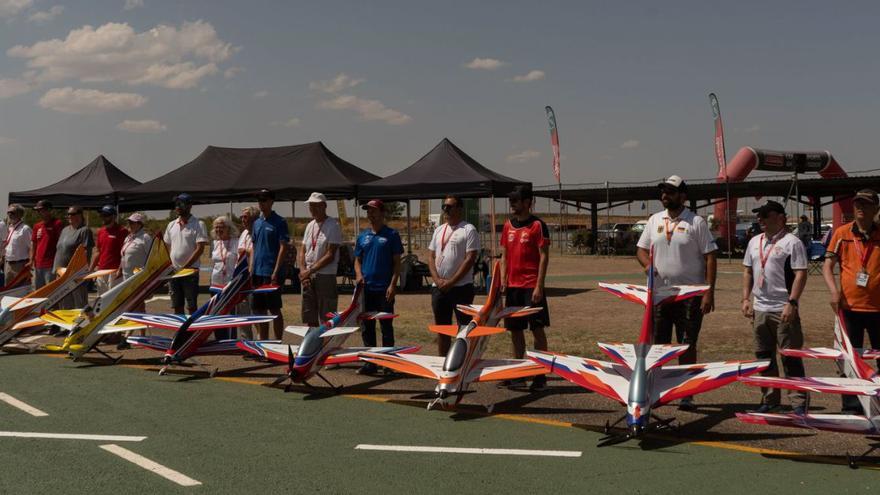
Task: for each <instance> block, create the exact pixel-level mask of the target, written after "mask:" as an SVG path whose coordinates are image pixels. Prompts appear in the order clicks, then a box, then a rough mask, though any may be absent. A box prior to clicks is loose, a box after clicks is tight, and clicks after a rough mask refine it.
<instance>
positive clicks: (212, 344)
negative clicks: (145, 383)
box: [125, 335, 239, 356]
mask: <svg viewBox="0 0 880 495" xmlns="http://www.w3.org/2000/svg"><path fill="white" fill-rule="evenodd" d="M125 340H126V342H128V343H129V344H131V345H133V346H137V347H142V348H146V349H152V350H154V351H160V352H164V351H167V350H168V349H170V348H171V342H172V339H170V338H168V337H158V336H152V335H151V336H146V337H144V336H132V337H128V338H127V339H125ZM238 342H239V340H236V339H226V340H212V341H209V342H206V343H204V344H202V345H201V346H199V348H198V349H196V351H195V353H194V354H195V355H196V356H198V355H211V354H223V353H229V352H238V346H237V344H238Z"/></svg>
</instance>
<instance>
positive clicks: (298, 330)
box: [284, 325, 313, 337]
mask: <svg viewBox="0 0 880 495" xmlns="http://www.w3.org/2000/svg"><path fill="white" fill-rule="evenodd" d="M312 328H313V327H306V326H302V325H288V326H287V327H285V328H284V331H285V332H287V333H292V334H294V335H296V336H298V337H305V336H306V334H307V333H309V330H311V329H312Z"/></svg>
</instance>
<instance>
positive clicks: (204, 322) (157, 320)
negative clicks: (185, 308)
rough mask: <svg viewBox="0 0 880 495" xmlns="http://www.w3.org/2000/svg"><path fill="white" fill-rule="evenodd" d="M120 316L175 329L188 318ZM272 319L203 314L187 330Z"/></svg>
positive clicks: (266, 316) (138, 314)
mask: <svg viewBox="0 0 880 495" xmlns="http://www.w3.org/2000/svg"><path fill="white" fill-rule="evenodd" d="M122 318H124V319H125V320H128V321H132V322H135V323H141V324H143V325H146V326H148V327H151V328H164V329H166V330H177V329H179V328H180V327H181V326H182V325H183V324H184V323H186V321H187V319H188V317H187V316H186V315H174V314H151V313H123V314H122ZM274 319H275V316H274V315H249V316H237V315H203V316H200V317H198V318H196V319H195V320H194V321H193V322H192V323H191V324H190V326H189V328H188V330H189V331H191V332H196V331H199V330H216V329H219V328H229V327H240V326H245V325H253V324H256V323H267V322H270V321H272V320H274Z"/></svg>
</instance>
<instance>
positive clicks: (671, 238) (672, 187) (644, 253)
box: [637, 175, 718, 411]
mask: <svg viewBox="0 0 880 495" xmlns="http://www.w3.org/2000/svg"><path fill="white" fill-rule="evenodd" d="M657 187H658V188H659V189H660V202H661V203H663V208H665V209H664V210H663V211H661V212H659V213H655V214H653V215H651V218H649V219H648V224H647V225H646V226H645V230H644V231H643V232H642V236H641V237H640V238H639V242H638V252H637V256H638V260H639V263H641V265H642V266H643V267H645V269H646V270H647V269H648V267H649V266H650V252H651V248H653V249H654V268H655V270H656V271H655V272H654V273H655V277H654V283H655V286H656V287H664V286H670V285H709V290H708V291H707V292H706V293H705V294H704V295H703V297H702V299H699V298H691V299H687V300H684V301H679V302H675V303H668V304H664V305H663V306H660V307H659V308H658V309H657V310H656V311H655V312H654V338H653V342H652V343H654V344H669V343H671V342H672V328H673V326H674V327H675V337H676V340H677V341H678V342H679V343H680V344H688V345H689V347H688V350H687V351H685V353H684V354H682V355H681V356H680V357H679V359H678V362H679V364H695V363H696V362H697V337H698V336H699V334H700V327H701V326H702V324H703V315H705V314H707V313H710V312H712V310H713V309H715V271H716V268H715V255H716V251H717V250H718V246H716V245H715V240H714V239H713V238H712V233H711V232H710V231H709V225H708V224H707V223H706V220H705V219H704V218H703V217H701V216H699V215H697V214H695V213H694V212H692V211H691V210H689V209H687V208H685V206H684V205H685V203H686V202H687V184H685V182H684V180H682V178H681V177H679V176H677V175H672V176H670V177H669V178H668V179H666V180H665V181H663V182H661V183H660V184H657ZM694 408H695V407H694V403H693V400H692V399H691V398H690V397H685V398H683V399H682V400H681V402H680V403H679V409H682V410H685V411H689V410H693V409H694Z"/></svg>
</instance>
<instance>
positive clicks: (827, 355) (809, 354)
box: [779, 347, 880, 359]
mask: <svg viewBox="0 0 880 495" xmlns="http://www.w3.org/2000/svg"><path fill="white" fill-rule="evenodd" d="M853 351H854V352H855V353H856V354H858V355H859V356H861V357H862V359H880V349H861V350H860V349H853ZM779 352H780V354H782V355H784V356H791V357H800V358H813V359H843V358H844V354H843V352H841V351H839V350H837V349H831V348H828V347H811V348H808V349H780V350H779Z"/></svg>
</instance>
